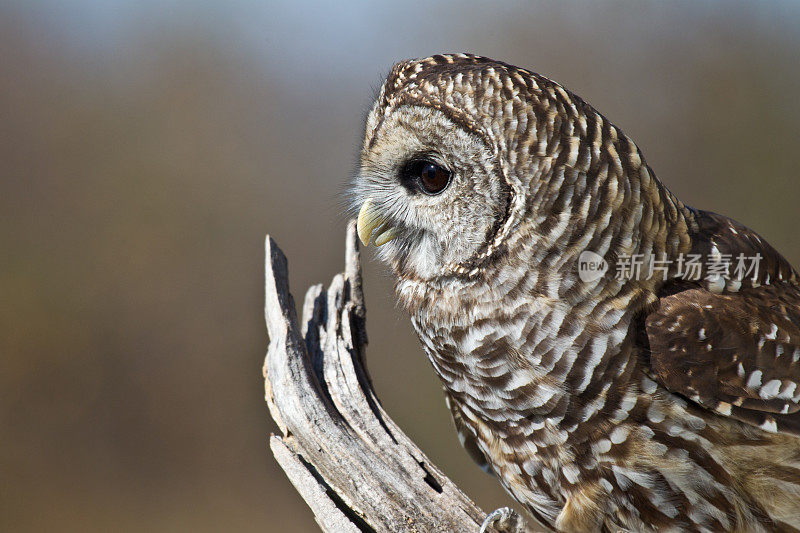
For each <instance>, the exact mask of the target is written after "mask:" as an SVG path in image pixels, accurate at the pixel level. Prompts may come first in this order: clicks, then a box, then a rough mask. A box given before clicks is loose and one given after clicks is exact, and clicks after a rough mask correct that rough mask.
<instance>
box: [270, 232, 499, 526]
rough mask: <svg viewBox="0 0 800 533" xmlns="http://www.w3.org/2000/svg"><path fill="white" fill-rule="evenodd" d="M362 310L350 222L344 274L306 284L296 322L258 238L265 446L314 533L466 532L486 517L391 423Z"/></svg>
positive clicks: (276, 258) (274, 261)
mask: <svg viewBox="0 0 800 533" xmlns="http://www.w3.org/2000/svg"><path fill="white" fill-rule="evenodd" d="M365 320H366V308H365V306H364V296H363V291H362V287H361V266H360V258H359V251H358V241H357V237H356V231H355V224H354V223H353V222H351V223H350V224H349V226H348V230H347V240H346V260H345V272H344V273H343V274H338V275H336V276H335V277H334V278H333V281H332V282H331V284H330V287H329V288H328V290H327V291H325V290H323V288H322V286H321V285H315V286H313V287H311V288H310V289H309V290H308V292H307V294H306V298H305V302H304V305H303V317H302V322H301V324H302V327H301V326H299V325H298V320H297V314H296V311H295V306H294V300H293V298H292V296H291V294H290V293H289V282H288V265H287V262H286V257H285V256H284V255H283V253H282V252H281V251H280V249H279V248H278V246H277V245H276V244H275V242H274V241H273V240H272V239H271V238H270V237H269V236H267V240H266V321H267V331H268V333H269V339H270V343H269V350H268V352H267V357H266V360H265V362H264V378H265V387H266V400H267V404H268V405H269V409H270V412H271V413H272V417H273V418H274V419H275V421H276V422H277V424H278V426H279V428H280V430H281V433H282V435H281V436H275V435H273V436H272V437H271V439H270V447H271V448H272V451H273V453H274V455H275V458H276V460H277V461H278V463H279V464H280V466H281V467H282V468H283V470H284V471H285V472H286V474H287V476H288V477H289V480H290V481H291V482H292V484H293V485H294V486H295V488H296V489H297V491H298V492H299V493H300V495H301V496H302V497H303V498H304V499H305V501H306V502H307V503H308V505H309V507H310V508H311V509H312V511H313V512H314V515H315V517H316V520H317V523H318V524H319V525H320V527H321V528H322V529H323V530H324V531H330V532H337V533H339V532H349V531H380V532H383V531H385V532H392V533H394V532H399V531H419V532H429V531H458V532H462V531H474V532H477V531H478V529H479V528H480V525H481V523H482V522H483V520H484V519H485V517H486V513H484V512H483V511H482V510H481V509H479V508H478V507H477V506H476V505H475V504H474V503H473V502H472V500H470V499H469V498H468V497H467V496H466V495H465V494H464V493H463V492H461V490H459V489H458V487H457V486H456V485H455V484H454V483H453V482H452V481H450V479H448V478H447V477H446V476H445V475H444V474H443V473H442V472H441V471H440V470H439V469H438V468H437V467H436V466H435V465H433V464H432V463H431V461H430V460H429V459H428V458H427V457H426V456H425V454H424V453H422V451H421V450H420V449H419V448H418V447H417V446H416V445H415V444H414V443H413V442H412V441H411V439H409V438H408V437H407V436H406V435H405V433H403V432H402V431H401V430H400V428H399V427H398V426H397V425H396V424H395V423H394V422H393V421H392V419H391V418H389V416H388V415H387V414H386V412H385V411H384V410H383V408H382V407H381V405H380V403H379V402H378V400H377V397H376V396H375V393H374V391H373V389H372V384H371V382H370V378H369V375H368V373H367V370H366V366H365V364H364V361H365V347H366V341H367V334H366V329H365Z"/></svg>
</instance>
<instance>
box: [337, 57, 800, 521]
mask: <svg viewBox="0 0 800 533" xmlns="http://www.w3.org/2000/svg"><path fill="white" fill-rule="evenodd" d="M352 192H353V197H354V200H355V202H354V204H355V205H356V207H357V208H358V209H359V221H358V230H359V235H360V236H361V238H362V240H363V241H364V242H365V243H367V244H368V243H369V242H370V241H374V242H375V244H376V245H378V246H379V248H378V254H379V256H380V258H381V259H383V260H385V261H386V262H388V263H389V264H390V265H391V267H392V269H393V271H394V273H395V275H396V277H397V284H396V290H397V295H398V299H399V301H400V302H401V304H402V305H403V306H404V307H405V308H406V309H407V310H408V312H409V314H410V315H411V320H412V323H413V325H414V328H415V330H416V332H417V334H418V336H419V338H420V340H421V342H422V345H423V348H424V349H425V351H426V352H427V354H428V356H429V359H430V361H431V363H432V365H433V368H434V370H435V371H436V373H437V374H438V375H439V377H440V378H441V380H442V382H443V384H444V389H445V394H446V398H447V403H448V405H449V406H450V409H451V411H452V413H453V418H454V420H455V423H456V428H457V431H458V433H459V436H460V438H461V440H462V443H464V445H465V447H466V448H467V450H468V451H469V452H470V454H471V455H472V456H473V457H474V458H475V459H476V460H478V461H479V462H480V463H482V464H483V465H485V466H486V467H487V469H489V470H490V471H491V472H493V473H494V474H495V475H496V476H497V477H498V479H499V480H500V482H501V483H502V485H503V486H504V487H505V488H506V490H507V491H508V492H509V493H510V494H511V495H512V496H513V497H514V498H515V499H516V500H518V501H519V502H520V503H522V504H523V505H524V506H525V507H526V508H527V509H528V510H529V511H530V513H531V514H532V515H533V516H534V517H535V518H536V519H537V520H539V521H540V522H542V523H543V524H545V525H548V526H550V527H553V528H555V529H557V530H561V531H598V530H603V531H619V530H630V531H656V530H659V531H661V530H677V531H721V530H726V531H776V530H786V531H796V530H797V529H798V528H800V437H799V436H800V387H798V383H799V382H800V362H799V361H800V285H799V284H798V275H797V272H796V271H795V270H794V269H793V268H792V267H791V265H790V264H789V263H788V262H787V261H786V260H785V259H784V258H783V257H781V256H780V255H779V254H778V252H776V251H775V250H774V249H773V248H772V247H771V246H770V245H769V244H767V243H766V242H765V241H764V240H763V239H761V237H759V236H758V235H757V234H755V233H754V232H752V231H751V230H749V229H747V228H745V227H744V226H741V225H740V224H738V223H736V222H734V221H732V220H730V219H728V218H725V217H722V216H719V215H716V214H713V213H709V212H706V211H701V210H697V209H693V208H691V207H688V206H686V205H684V204H683V203H681V201H680V200H678V199H677V198H676V197H675V196H674V195H673V194H671V193H670V192H669V191H668V190H667V189H666V187H664V185H662V184H661V182H660V181H659V180H658V179H657V178H656V176H655V174H654V173H653V171H652V170H651V169H650V168H649V167H648V166H647V164H646V163H645V159H644V156H643V155H642V153H641V151H640V150H639V148H638V147H637V146H636V144H634V142H633V141H632V140H631V139H630V138H629V137H627V136H626V135H625V134H624V133H623V132H622V131H621V130H620V129H618V128H617V127H616V126H614V125H613V124H611V122H609V121H608V120H607V119H606V118H605V117H603V116H602V115H600V114H599V113H598V112H597V111H595V110H594V109H593V108H592V107H591V106H589V105H588V104H587V103H585V102H584V101H583V100H581V99H580V98H578V97H577V96H575V95H574V94H572V93H570V92H569V91H567V90H566V89H564V88H562V87H561V86H560V85H559V84H557V83H555V82H553V81H550V80H548V79H546V78H544V77H542V76H539V75H537V74H534V73H532V72H530V71H527V70H525V69H521V68H517V67H514V66H511V65H508V64H505V63H501V62H498V61H493V60H491V59H487V58H484V57H477V56H473V55H467V54H456V55H437V56H433V57H429V58H426V59H422V60H415V61H405V62H401V63H399V64H397V65H395V66H394V68H393V69H392V71H391V73H390V74H389V76H388V78H387V79H386V81H385V82H384V84H383V86H382V88H381V90H380V94H379V95H378V97H377V100H376V102H375V105H374V107H373V108H372V111H371V112H370V113H369V116H368V118H367V121H366V133H365V138H364V144H363V149H362V152H361V165H360V169H359V172H358V175H357V177H356V179H355V184H354V186H353V189H352Z"/></svg>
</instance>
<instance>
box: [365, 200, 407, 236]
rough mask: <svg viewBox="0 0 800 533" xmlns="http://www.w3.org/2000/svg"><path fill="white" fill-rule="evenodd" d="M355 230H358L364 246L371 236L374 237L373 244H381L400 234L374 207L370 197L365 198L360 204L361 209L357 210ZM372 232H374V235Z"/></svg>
mask: <svg viewBox="0 0 800 533" xmlns="http://www.w3.org/2000/svg"><path fill="white" fill-rule="evenodd" d="M356 230H357V231H358V238H359V239H361V242H363V243H364V246H369V241H370V239H371V238H372V237H374V239H375V240H374V242H375V246H383V245H384V244H386V243H387V242H389V241H391V240H392V239H394V238H396V237H397V236H398V235H399V234H400V232H399V231H398V230H397V228H395V227H393V226H392V225H391V224H390V223H389V222H388V220H387V219H386V217H385V216H383V215H382V214H381V213H380V212H379V211H378V209H376V207H375V204H374V203H373V202H372V198H367V200H366V201H365V202H364V205H362V206H361V211H359V212H358V222H357V223H356ZM373 232H374V233H375V234H374V235H373Z"/></svg>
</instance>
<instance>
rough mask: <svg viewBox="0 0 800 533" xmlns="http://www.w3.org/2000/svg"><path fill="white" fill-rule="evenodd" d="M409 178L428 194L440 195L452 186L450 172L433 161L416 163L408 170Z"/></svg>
mask: <svg viewBox="0 0 800 533" xmlns="http://www.w3.org/2000/svg"><path fill="white" fill-rule="evenodd" d="M406 175H407V177H408V178H411V179H413V180H415V181H416V182H417V183H419V187H420V188H421V189H422V191H423V192H425V193H427V194H439V193H440V192H442V191H443V190H445V188H447V186H448V185H449V184H450V171H449V170H447V169H446V168H444V167H442V166H441V165H437V164H436V163H433V162H431V161H414V162H412V163H411V164H410V165H409V166H408V167H407V168H406Z"/></svg>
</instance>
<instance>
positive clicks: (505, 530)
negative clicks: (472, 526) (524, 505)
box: [479, 507, 524, 533]
mask: <svg viewBox="0 0 800 533" xmlns="http://www.w3.org/2000/svg"><path fill="white" fill-rule="evenodd" d="M489 528H492V529H494V530H495V531H498V532H500V533H522V531H524V530H523V529H522V520H521V518H520V516H519V514H518V513H517V512H516V511H515V510H514V509H512V508H511V507H501V508H500V509H496V510H494V511H492V512H491V513H489V515H488V516H487V517H486V519H485V520H484V521H483V523H482V524H481V529H480V532H479V533H488V531H489Z"/></svg>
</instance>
